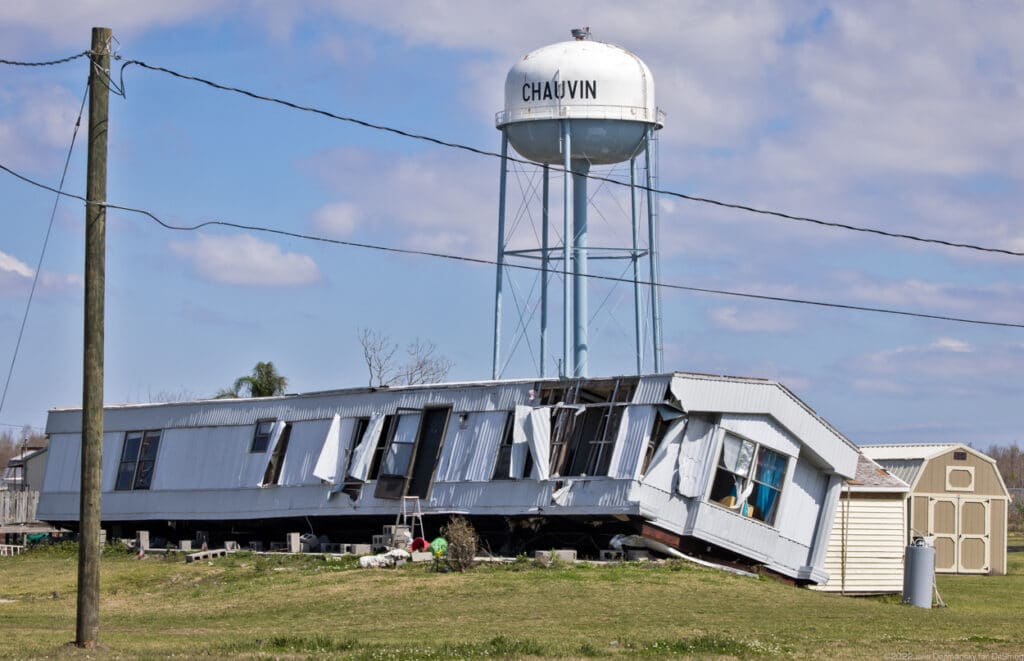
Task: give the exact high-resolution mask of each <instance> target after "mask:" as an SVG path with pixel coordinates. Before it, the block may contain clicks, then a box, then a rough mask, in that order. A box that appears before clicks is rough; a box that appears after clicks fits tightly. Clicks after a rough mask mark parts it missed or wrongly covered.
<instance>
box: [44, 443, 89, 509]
mask: <svg viewBox="0 0 1024 661" xmlns="http://www.w3.org/2000/svg"><path fill="white" fill-rule="evenodd" d="M47 455H48V456H47V458H46V472H45V474H44V475H43V492H44V498H45V492H48V491H49V492H59V491H77V490H78V485H79V481H78V479H79V476H80V475H81V471H82V467H81V463H82V439H81V436H79V435H78V434H77V433H76V434H53V435H51V436H50V445H49V451H48V452H47Z"/></svg>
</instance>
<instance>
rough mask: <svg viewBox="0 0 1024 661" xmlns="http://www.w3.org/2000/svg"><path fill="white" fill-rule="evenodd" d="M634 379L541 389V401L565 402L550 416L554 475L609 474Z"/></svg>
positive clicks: (631, 393)
mask: <svg viewBox="0 0 1024 661" xmlns="http://www.w3.org/2000/svg"><path fill="white" fill-rule="evenodd" d="M635 386H636V384H635V382H634V381H624V380H621V379H615V380H611V381H592V382H587V383H586V387H585V388H584V387H583V384H582V383H576V384H575V385H574V386H570V387H568V388H557V389H548V390H542V391H541V401H542V402H544V403H548V404H562V406H560V407H557V408H554V409H553V414H552V419H551V464H550V466H551V474H552V475H559V476H573V475H607V474H608V466H609V464H610V462H611V458H612V451H613V450H614V445H615V439H616V438H617V437H618V432H619V425H620V424H621V423H622V410H623V405H625V404H627V403H628V402H629V401H630V400H631V399H632V397H633V390H634V388H635Z"/></svg>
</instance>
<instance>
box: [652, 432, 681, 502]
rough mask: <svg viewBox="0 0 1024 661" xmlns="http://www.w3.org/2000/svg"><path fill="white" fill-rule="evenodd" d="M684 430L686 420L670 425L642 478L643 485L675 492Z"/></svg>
mask: <svg viewBox="0 0 1024 661" xmlns="http://www.w3.org/2000/svg"><path fill="white" fill-rule="evenodd" d="M685 428H686V418H676V419H675V420H673V421H672V422H671V423H670V426H669V428H668V431H667V432H665V438H664V439H662V441H661V445H659V446H658V448H657V449H656V450H655V451H654V457H652V458H651V465H650V466H649V467H648V468H647V474H646V475H644V478H643V482H644V484H648V485H650V486H652V487H655V488H656V489H661V490H662V491H666V492H670V493H671V492H672V491H674V490H675V487H676V484H677V482H678V472H679V469H678V465H679V447H680V445H682V440H683V431H684V430H685Z"/></svg>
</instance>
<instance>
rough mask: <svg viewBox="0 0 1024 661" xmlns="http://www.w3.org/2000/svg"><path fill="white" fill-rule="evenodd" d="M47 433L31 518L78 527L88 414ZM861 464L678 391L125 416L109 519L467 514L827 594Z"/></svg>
mask: <svg viewBox="0 0 1024 661" xmlns="http://www.w3.org/2000/svg"><path fill="white" fill-rule="evenodd" d="M47 432H48V434H49V437H50V450H49V452H48V464H47V466H46V472H45V476H44V478H43V484H42V493H41V496H40V502H39V518H40V519H43V520H46V521H50V522H54V523H60V524H63V525H68V526H70V527H76V522H77V519H78V511H79V501H78V499H79V462H80V446H81V411H80V409H55V410H52V411H51V412H50V414H49V419H48V421H47ZM857 457H858V451H857V449H856V447H855V446H854V445H853V444H852V443H851V442H850V441H848V440H847V439H846V438H844V437H843V436H842V435H841V434H840V433H838V432H837V431H836V430H835V429H833V428H832V427H831V426H830V425H829V424H828V423H827V422H826V421H824V420H823V419H822V418H820V417H819V416H818V415H817V414H815V413H814V411H812V410H811V409H810V408H809V407H807V406H806V405H805V404H804V403H802V402H801V401H800V400H799V399H797V398H796V397H795V396H794V395H793V394H792V393H791V392H790V391H789V390H787V389H786V388H784V387H783V386H781V385H779V384H777V383H775V382H772V381H766V380H760V379H747V378H732V377H719V376H708V375H699V374H688V373H680V372H676V373H670V374H662V375H652V376H640V377H637V376H632V377H629V376H627V377H618V378H591V379H547V380H514V381H492V382H480V383H465V384H441V385H425V386H409V387H398V388H381V389H371V388H360V389H351V390H339V391H331V392H322V393H310V394H301V395H286V396H283V397H270V398H255V399H220V400H208V401H196V402H185V403H171V404H147V405H122V406H110V407H108V408H106V409H105V412H104V435H103V467H102V476H103V477H102V491H103V495H102V519H103V523H104V527H107V528H112V527H113V528H115V529H116V528H117V527H120V528H122V529H123V531H124V532H125V533H128V534H131V533H133V532H134V530H135V528H136V527H146V528H148V529H151V530H159V529H160V527H161V526H166V527H168V528H170V529H173V532H177V533H179V534H181V533H182V531H183V530H196V529H202V530H209V531H211V534H213V533H212V531H216V530H222V531H223V532H224V534H227V532H228V531H230V532H231V534H233V535H235V536H236V537H239V536H244V534H245V531H251V532H252V534H254V535H255V534H257V532H258V531H260V530H264V531H265V530H267V529H270V528H273V527H274V526H275V525H280V528H279V529H288V528H285V527H284V526H287V525H291V526H294V525H296V523H297V522H302V526H303V528H306V527H307V526H308V527H315V528H316V529H317V532H321V531H325V530H329V531H331V534H335V533H337V534H348V533H349V532H351V531H353V530H358V529H363V528H369V526H370V525H373V524H379V523H380V522H388V521H389V520H390V521H394V518H395V516H396V514H397V513H398V512H399V509H400V504H401V503H402V502H404V501H403V500H402V499H403V498H404V497H416V498H419V499H420V500H419V504H420V506H421V508H422V512H423V515H424V517H427V519H428V521H430V520H431V519H430V517H431V515H438V516H437V518H436V521H437V522H438V525H440V523H441V522H443V521H444V520H446V519H447V516H446V515H447V514H452V513H458V514H464V515H466V516H469V517H470V518H472V519H473V520H474V521H475V522H477V523H478V527H480V528H481V531H484V530H485V529H488V528H490V529H495V528H499V527H500V528H504V531H505V535H506V539H505V542H507V543H510V544H511V543H519V544H520V547H521V546H523V545H528V543H529V540H528V539H526V538H525V537H524V536H523V531H533V530H537V529H538V527H545V528H547V529H549V530H557V529H564V530H574V531H584V533H581V534H586V535H589V536H590V537H591V538H592V539H594V540H597V541H596V542H594V546H591V547H590V548H594V549H596V548H606V546H605V547H602V546H600V542H606V541H607V539H609V538H610V537H611V536H612V535H613V534H617V533H622V532H626V533H633V534H637V533H638V534H642V535H644V536H645V537H648V538H650V539H654V540H657V541H658V542H660V543H663V544H668V545H669V546H672V547H676V548H684V549H688V550H691V551H694V550H696V552H700V553H705V552H709V551H711V552H714V553H718V554H719V555H720V556H731V557H735V558H737V559H739V560H741V561H743V562H745V563H747V564H755V563H756V564H761V565H764V566H765V567H767V568H768V569H770V570H772V571H775V572H777V573H779V574H782V575H784V576H787V577H791V578H793V579H796V580H798V581H803V582H814V583H820V582H823V581H825V580H827V578H828V574H827V573H826V572H825V570H824V563H825V552H826V548H827V546H828V540H829V534H830V531H831V527H832V521H833V515H834V511H835V507H836V502H837V500H838V498H839V494H840V489H841V486H842V483H843V481H844V480H846V479H848V478H851V477H853V476H854V474H855V469H856V466H857ZM442 515H444V516H442ZM291 529H298V528H291ZM517 531H518V533H517ZM167 534H168V535H170V534H171V533H170V532H168V533H167ZM517 534H518V535H519V536H518V537H517V536H516V535H517ZM115 536H116V533H115ZM181 538H184V537H181ZM495 539H497V541H496V542H495V544H499V543H501V539H500V535H499V536H498V537H496V538H495ZM494 548H495V550H498V547H497V546H494ZM541 548H544V547H541ZM548 548H550V546H548ZM517 550H519V549H517Z"/></svg>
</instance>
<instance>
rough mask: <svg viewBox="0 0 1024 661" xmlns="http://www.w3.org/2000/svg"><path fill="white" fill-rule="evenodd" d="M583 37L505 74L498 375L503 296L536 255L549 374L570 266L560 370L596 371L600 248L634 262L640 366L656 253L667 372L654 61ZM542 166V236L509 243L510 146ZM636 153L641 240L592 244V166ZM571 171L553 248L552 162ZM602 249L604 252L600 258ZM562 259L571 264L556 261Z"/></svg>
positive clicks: (653, 329) (633, 210)
mask: <svg viewBox="0 0 1024 661" xmlns="http://www.w3.org/2000/svg"><path fill="white" fill-rule="evenodd" d="M572 35H573V39H572V40H571V41H564V42H560V43H557V44H552V45H550V46H544V47H542V48H539V49H537V50H535V51H533V52H531V53H529V54H527V55H526V56H524V57H523V58H522V59H520V60H519V61H518V62H517V63H516V64H515V65H514V66H513V67H512V68H511V70H509V72H508V76H507V77H506V79H505V109H504V110H503V111H502V112H499V113H498V114H497V117H496V120H495V124H496V126H497V128H498V129H499V130H500V131H501V136H502V139H501V180H500V185H499V207H498V209H499V210H498V258H497V262H498V266H497V281H496V283H495V294H494V352H493V363H492V378H494V379H497V378H499V377H500V376H501V371H502V368H501V360H502V298H503V287H504V284H505V263H506V260H509V259H534V260H536V259H537V258H538V257H539V261H540V264H541V267H540V270H541V301H540V364H539V366H538V367H539V374H538V376H541V377H543V376H546V375H545V354H546V352H547V331H548V328H547V323H548V276H549V274H550V273H552V272H553V273H556V274H557V273H559V272H561V273H562V274H563V290H562V358H561V360H560V361H559V376H588V363H589V351H590V345H589V337H588V336H589V328H588V316H587V315H588V308H587V289H588V287H587V285H588V280H589V278H588V274H589V268H590V265H589V261H590V259H591V253H592V252H593V251H602V252H603V256H602V257H600V259H629V260H632V262H633V277H632V282H633V308H634V336H635V354H636V370H637V373H640V372H642V370H643V365H642V356H643V350H644V347H645V346H646V341H647V337H646V334H645V333H644V332H643V324H642V323H641V319H642V317H643V315H644V314H645V312H644V311H642V310H641V307H642V302H641V284H640V282H641V275H640V260H641V259H646V262H647V274H646V276H647V278H648V282H647V283H645V286H646V287H649V298H650V306H649V308H648V310H647V311H646V313H647V314H649V315H650V317H649V320H648V324H647V328H648V329H649V331H650V347H651V350H652V351H651V353H652V356H653V368H654V372H660V371H661V367H662V366H661V362H662V345H661V312H660V309H659V308H660V306H659V297H658V291H657V289H658V281H659V274H658V271H659V269H658V250H657V236H658V232H657V227H656V224H657V214H656V208H655V199H654V193H653V189H654V185H653V180H652V174H651V173H652V159H653V157H652V151H653V150H652V143H653V139H654V132H655V131H657V130H659V129H661V127H662V126H663V124H664V121H663V116H662V114H661V113H660V111H659V110H658V109H657V106H656V105H655V102H654V79H653V77H652V76H651V71H650V69H648V68H647V65H645V64H644V63H643V62H642V61H641V60H640V58H638V57H637V56H636V55H634V54H633V53H631V52H629V51H627V50H625V49H623V48H620V47H619V46H615V45H612V44H607V43H602V42H598V41H593V40H591V39H590V29H589V28H584V29H579V30H573V31H572ZM510 144H511V145H512V147H513V148H514V149H515V151H516V152H518V153H519V154H520V155H521V156H522V157H523V158H525V159H527V160H529V161H531V162H534V163H537V164H539V165H541V166H542V168H543V173H542V177H543V180H542V183H543V194H542V198H541V207H542V209H541V214H540V215H541V223H542V231H541V245H540V246H538V247H537V248H533V249H527V250H508V249H507V246H508V239H509V237H508V236H507V235H506V202H507V200H506V198H507V190H508V186H507V179H508V172H509V167H508V162H509V157H508V147H509V145H510ZM640 158H642V159H643V165H644V172H645V184H644V185H643V186H642V187H638V185H637V167H638V166H637V159H640ZM626 161H628V162H629V168H630V181H629V197H630V218H631V224H632V227H631V229H632V245H631V246H621V247H614V246H612V247H604V248H597V247H591V246H590V245H589V237H588V227H587V212H588V206H589V204H588V192H587V183H588V180H589V179H590V175H591V167H592V166H605V165H610V164H615V163H623V162H626ZM550 166H556V167H558V166H560V169H561V172H562V193H563V199H562V214H563V215H562V245H561V246H560V247H558V246H555V247H552V246H551V245H550V243H549V240H548V230H549V223H548V219H549V213H548V211H549V202H550V196H549V167H550ZM640 190H642V191H643V192H644V195H645V196H646V212H647V213H646V216H647V228H646V231H647V238H648V245H647V249H646V250H642V249H641V248H640V247H639V245H638V234H639V222H640V221H639V218H638V216H639V211H638V210H639V208H640V206H641V205H640V204H639V203H638V199H637V198H638V195H639V192H640ZM596 258H598V257H596V256H595V259H596ZM559 262H560V263H561V269H558V268H557V267H556V268H555V269H552V264H553V263H554V264H558V263H559Z"/></svg>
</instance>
